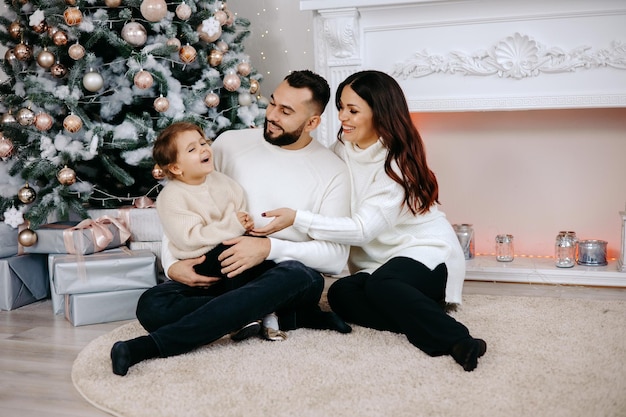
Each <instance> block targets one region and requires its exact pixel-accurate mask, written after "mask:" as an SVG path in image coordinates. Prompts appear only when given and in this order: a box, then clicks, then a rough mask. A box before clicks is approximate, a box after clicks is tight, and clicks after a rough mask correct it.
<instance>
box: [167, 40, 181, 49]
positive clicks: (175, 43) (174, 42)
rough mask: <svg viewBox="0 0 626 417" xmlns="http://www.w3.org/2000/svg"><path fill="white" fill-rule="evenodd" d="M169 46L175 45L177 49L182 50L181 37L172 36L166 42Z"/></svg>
mask: <svg viewBox="0 0 626 417" xmlns="http://www.w3.org/2000/svg"><path fill="white" fill-rule="evenodd" d="M165 44H166V45H167V46H173V47H175V48H176V50H177V51H180V39H178V38H170V39H168V40H167V42H165Z"/></svg>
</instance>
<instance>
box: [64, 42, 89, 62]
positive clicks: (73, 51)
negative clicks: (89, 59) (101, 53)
mask: <svg viewBox="0 0 626 417" xmlns="http://www.w3.org/2000/svg"><path fill="white" fill-rule="evenodd" d="M67 54H68V55H69V56H70V58H72V59H73V60H74V61H78V60H79V59H82V58H83V57H84V56H85V47H83V45H81V44H79V43H78V42H76V43H75V44H74V45H72V46H70V47H69V48H68V49H67Z"/></svg>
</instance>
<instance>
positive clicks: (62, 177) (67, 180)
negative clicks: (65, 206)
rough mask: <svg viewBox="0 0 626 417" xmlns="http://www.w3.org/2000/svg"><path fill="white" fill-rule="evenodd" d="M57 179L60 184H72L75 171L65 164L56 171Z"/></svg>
mask: <svg viewBox="0 0 626 417" xmlns="http://www.w3.org/2000/svg"><path fill="white" fill-rule="evenodd" d="M57 179H58V180H59V182H60V183H61V184H62V185H72V184H74V183H75V182H76V172H74V170H73V169H72V168H68V167H67V165H66V166H65V167H63V169H61V170H60V171H59V172H58V173H57Z"/></svg>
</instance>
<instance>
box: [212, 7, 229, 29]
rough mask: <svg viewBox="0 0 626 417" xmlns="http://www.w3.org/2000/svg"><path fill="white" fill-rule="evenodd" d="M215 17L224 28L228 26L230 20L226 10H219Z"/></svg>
mask: <svg viewBox="0 0 626 417" xmlns="http://www.w3.org/2000/svg"><path fill="white" fill-rule="evenodd" d="M213 17H214V18H215V19H216V20H217V21H218V22H220V25H222V26H224V25H225V24H226V21H227V20H228V15H227V14H226V12H225V11H224V10H218V11H216V12H215V14H214V15H213Z"/></svg>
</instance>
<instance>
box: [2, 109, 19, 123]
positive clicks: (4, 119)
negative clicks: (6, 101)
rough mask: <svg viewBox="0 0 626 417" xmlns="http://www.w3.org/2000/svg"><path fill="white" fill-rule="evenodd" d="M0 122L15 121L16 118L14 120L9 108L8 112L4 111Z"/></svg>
mask: <svg viewBox="0 0 626 417" xmlns="http://www.w3.org/2000/svg"><path fill="white" fill-rule="evenodd" d="M0 123H2V124H3V125H6V124H9V123H17V120H15V116H13V113H11V110H9V112H8V113H4V114H3V115H2V118H0Z"/></svg>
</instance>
